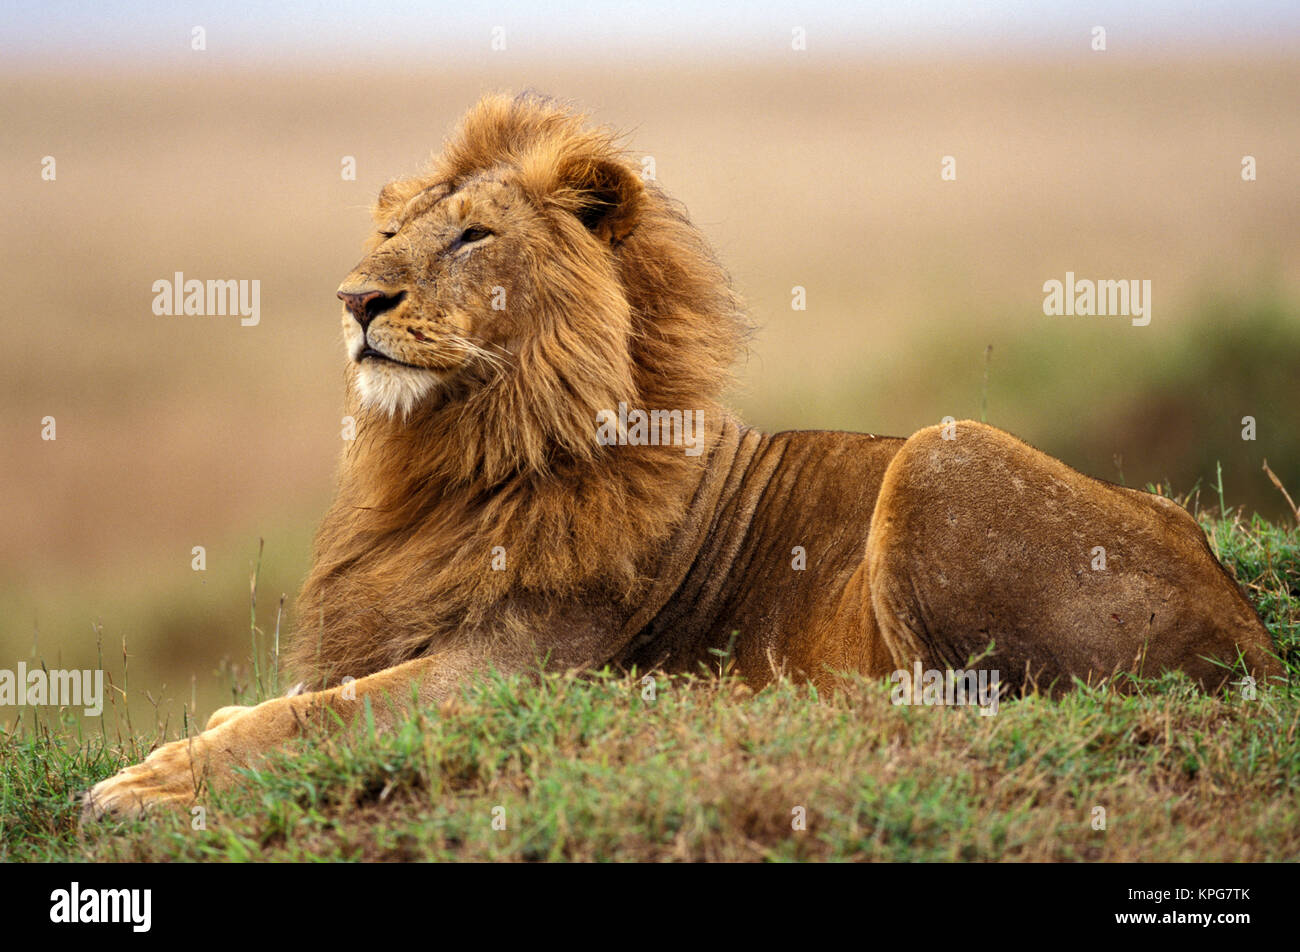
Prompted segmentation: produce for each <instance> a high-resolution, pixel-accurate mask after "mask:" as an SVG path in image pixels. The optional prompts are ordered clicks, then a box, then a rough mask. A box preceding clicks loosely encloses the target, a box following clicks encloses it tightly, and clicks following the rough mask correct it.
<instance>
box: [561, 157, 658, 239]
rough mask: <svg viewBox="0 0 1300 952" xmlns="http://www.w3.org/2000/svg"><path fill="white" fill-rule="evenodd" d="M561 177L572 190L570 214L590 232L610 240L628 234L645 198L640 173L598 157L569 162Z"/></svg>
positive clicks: (621, 237)
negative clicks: (573, 200)
mask: <svg viewBox="0 0 1300 952" xmlns="http://www.w3.org/2000/svg"><path fill="white" fill-rule="evenodd" d="M560 177H561V180H562V181H563V183H564V184H565V185H566V186H567V187H568V188H569V189H571V190H572V193H573V196H574V199H575V206H574V208H573V213H574V214H575V215H577V216H578V220H579V221H581V222H582V223H583V224H584V225H586V226H587V228H588V229H590V230H591V233H592V234H593V235H595V236H596V237H597V238H599V239H600V240H601V241H608V242H611V243H617V242H619V241H622V240H623V239H624V238H625V237H627V234H628V232H630V231H631V230H632V228H633V226H634V225H635V224H636V221H637V217H638V216H639V215H640V212H641V202H642V201H643V200H644V194H645V187H644V186H643V185H642V184H641V179H640V177H639V176H637V175H636V174H635V173H634V172H632V171H631V170H630V169H628V168H627V167H626V166H624V165H621V164H620V163H618V162H613V161H608V160H603V159H597V160H594V161H592V160H580V161H574V162H571V163H569V164H568V165H567V166H566V167H565V168H564V169H563V170H562V171H561V175H560Z"/></svg>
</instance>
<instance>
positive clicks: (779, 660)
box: [623, 430, 904, 685]
mask: <svg viewBox="0 0 1300 952" xmlns="http://www.w3.org/2000/svg"><path fill="white" fill-rule="evenodd" d="M903 444H904V440H902V439H898V438H892V437H876V436H870V435H867V434H862V433H840V432H822V431H794V432H786V433H776V434H760V433H758V432H757V431H754V430H748V431H746V432H745V434H744V437H743V439H742V440H741V441H740V446H739V449H738V451H737V452H736V454H735V458H734V460H732V461H731V463H730V471H729V472H728V473H727V477H726V487H725V489H724V491H723V493H722V495H721V498H720V499H719V502H718V505H717V509H716V511H715V513H714V515H713V518H712V525H711V528H710V531H709V532H708V534H707V535H706V537H705V539H704V541H703V544H702V546H701V547H700V549H699V551H698V552H697V553H696V554H695V555H694V557H693V559H692V560H691V568H690V570H689V571H688V572H687V574H686V576H685V578H684V580H683V581H682V583H681V584H680V585H679V586H678V588H677V590H676V592H675V593H674V595H673V596H672V597H671V599H670V600H669V601H668V603H667V604H666V605H665V606H664V608H663V609H662V610H661V611H660V612H659V613H658V615H657V616H656V617H655V618H654V619H653V620H652V621H651V622H650V623H649V624H648V625H647V626H646V629H645V630H644V631H643V632H642V633H641V635H640V637H638V638H637V639H636V641H635V644H636V645H637V647H636V649H635V650H634V651H633V652H632V653H630V654H629V655H628V656H627V657H625V658H624V659H623V660H624V661H625V662H626V663H631V664H635V665H637V666H638V667H639V668H641V669H645V668H649V667H655V666H662V667H664V668H666V669H668V670H678V671H698V670H699V666H700V664H704V665H706V666H707V667H709V668H710V669H712V670H714V671H716V670H718V667H719V665H720V663H721V662H720V658H719V656H718V655H717V653H716V652H718V651H727V650H729V651H730V657H731V658H732V659H733V662H734V664H735V667H736V670H737V671H738V672H739V673H740V674H742V675H743V676H744V677H745V678H746V679H747V680H748V681H749V682H750V683H752V684H755V685H761V684H763V683H766V682H767V681H768V680H770V679H771V678H772V677H773V675H774V673H775V672H776V671H778V670H781V669H782V668H784V669H785V670H786V671H787V672H789V673H791V674H796V675H801V676H805V677H814V678H816V677H819V676H820V675H821V674H822V673H823V672H824V669H825V668H826V667H828V666H829V667H833V668H836V669H841V670H842V669H845V668H855V669H858V668H864V667H867V665H864V657H865V655H866V654H867V653H869V652H870V650H871V648H872V646H873V645H875V646H878V645H879V638H878V637H876V636H875V635H874V632H873V631H872V630H871V628H870V624H869V619H862V620H860V621H861V623H853V622H850V623H848V624H845V623H843V619H840V621H839V622H838V623H833V622H834V621H835V620H836V619H837V618H838V617H839V614H840V604H839V603H840V600H841V595H842V593H844V592H845V591H846V588H847V587H848V585H849V582H850V580H851V579H852V578H853V575H854V572H855V571H856V570H857V569H858V568H859V566H861V564H862V562H863V558H864V556H865V553H866V550H867V537H868V534H869V532H870V529H871V514H872V511H873V509H874V508H875V505H876V497H877V495H878V493H879V491H880V484H881V480H882V479H883V477H884V474H885V470H886V469H887V467H888V466H889V462H890V460H891V459H892V457H893V456H894V454H895V453H897V452H898V450H899V448H900V447H902V446H903ZM866 660H868V661H869V658H867V659H866Z"/></svg>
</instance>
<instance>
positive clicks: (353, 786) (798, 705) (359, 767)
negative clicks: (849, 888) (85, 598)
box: [0, 515, 1300, 862]
mask: <svg viewBox="0 0 1300 952" xmlns="http://www.w3.org/2000/svg"><path fill="white" fill-rule="evenodd" d="M1202 520H1203V524H1204V525H1205V526H1206V529H1207V532H1208V533H1209V536H1210V538H1211V542H1212V545H1213V546H1214V547H1215V548H1216V549H1217V551H1218V552H1219V553H1220V554H1221V556H1222V558H1223V559H1224V561H1225V562H1226V563H1227V564H1228V565H1229V566H1230V567H1231V568H1232V569H1233V571H1234V572H1236V574H1237V575H1238V578H1239V579H1240V580H1241V582H1242V583H1243V585H1244V586H1245V588H1246V590H1247V592H1248V593H1249V594H1250V595H1251V597H1252V599H1254V601H1255V603H1256V604H1257V606H1258V607H1259V610H1260V612H1261V614H1262V616H1263V617H1264V619H1265V622H1266V624H1267V625H1268V626H1269V628H1270V630H1271V631H1272V633H1273V635H1274V638H1275V640H1276V641H1277V644H1278V647H1279V651H1280V653H1281V655H1282V657H1283V658H1284V659H1285V660H1286V662H1287V664H1288V667H1289V669H1290V670H1291V672H1292V678H1291V681H1290V683H1289V684H1287V685H1283V686H1278V687H1274V688H1270V689H1268V690H1261V691H1260V692H1259V693H1258V695H1257V697H1256V698H1254V699H1253V700H1252V699H1247V698H1246V697H1245V696H1243V694H1242V692H1240V691H1238V690H1232V691H1229V692H1228V693H1227V694H1225V695H1223V696H1207V695H1204V694H1202V693H1200V692H1199V691H1197V690H1196V689H1195V688H1194V687H1193V686H1192V685H1191V684H1190V683H1189V682H1188V681H1187V680H1186V679H1185V678H1183V677H1182V676H1177V675H1175V676H1166V677H1163V678H1160V679H1157V680H1150V681H1141V682H1137V683H1136V684H1135V685H1131V686H1130V689H1129V690H1127V691H1123V692H1121V691H1118V690H1116V689H1114V688H1113V687H1103V688H1092V689H1087V688H1081V689H1079V690H1076V691H1075V692H1072V693H1071V694H1069V695H1067V696H1065V697H1063V698H1062V699H1060V700H1055V701H1054V700H1050V699H1048V698H1045V697H1039V696H1032V697H1028V698H1025V699H1023V700H1019V701H1012V702H1004V703H1003V704H1002V706H1001V708H1000V710H999V712H998V713H997V714H996V715H995V716H991V717H984V716H980V715H979V714H978V713H977V712H976V711H975V710H974V709H970V708H966V709H962V708H926V707H896V706H894V705H892V704H891V703H890V697H889V690H888V686H887V685H885V684H881V683H872V682H867V681H863V680H861V679H855V680H852V681H850V682H849V683H848V684H847V685H846V687H845V688H844V689H843V690H842V691H840V692H837V693H836V694H835V695H834V696H832V697H817V696H816V695H815V693H814V692H813V691H812V690H811V689H810V688H808V687H806V686H800V685H796V684H791V683H780V684H777V685H775V686H773V687H770V688H768V689H766V690H764V691H761V692H759V693H758V694H757V695H753V694H751V693H750V692H749V691H748V690H747V689H746V688H745V686H744V685H743V684H741V683H739V682H737V681H735V680H734V679H731V678H724V679H721V680H719V679H717V678H673V679H666V678H663V677H660V678H659V679H658V682H657V690H656V696H655V698H654V699H653V700H652V701H647V700H645V699H643V697H642V687H641V683H640V682H639V680H638V679H636V678H633V677H627V676H622V675H614V674H610V673H601V674H597V675H594V676H591V677H586V678H578V677H565V676H558V675H553V676H545V677H542V678H540V679H527V678H503V677H500V676H492V677H489V678H487V679H485V680H484V681H483V682H481V683H479V684H476V685H473V686H469V687H467V688H466V689H465V690H464V692H463V693H462V695H461V696H459V697H458V698H456V699H454V700H453V701H451V702H449V703H448V704H446V705H443V707H442V708H441V709H430V710H421V711H418V712H415V713H414V714H413V715H412V716H411V717H410V718H409V719H408V720H406V721H405V722H403V723H402V724H401V725H400V726H399V727H398V728H397V729H396V730H394V731H392V732H389V733H386V734H383V735H380V736H378V737H373V736H367V734H366V731H365V728H364V727H361V728H358V733H356V734H353V735H336V736H330V737H316V738H313V739H310V740H307V741H300V742H298V743H297V744H296V745H295V746H294V747H293V748H290V749H289V750H287V751H285V752H284V753H281V754H277V755H275V756H273V757H272V758H271V759H269V760H268V761H267V762H266V763H265V764H264V765H263V766H262V767H261V768H260V769H258V770H256V771H251V772H249V773H247V775H246V777H245V783H243V784H241V785H239V786H238V788H236V789H231V790H228V791H224V792H222V791H216V792H214V793H212V794H211V795H210V796H205V797H204V798H203V801H202V805H203V806H204V808H205V810H206V829H202V830H196V829H194V828H193V824H192V822H191V817H189V816H180V815H171V814H162V815H158V816H155V817H153V818H151V819H150V820H148V821H128V822H118V823H103V824H97V825H94V826H93V827H91V828H88V829H87V830H85V831H81V832H79V831H78V828H77V817H78V808H79V804H78V797H77V795H78V793H79V792H80V791H82V790H84V789H86V788H87V787H88V786H90V785H91V784H92V783H93V782H94V781H96V780H98V779H100V778H102V777H105V776H108V775H109V774H111V773H113V772H115V771H116V770H118V769H120V768H121V767H122V766H124V765H125V764H127V763H129V762H134V761H136V760H138V759H139V758H140V756H142V755H143V754H144V753H145V752H146V751H147V750H148V748H149V747H150V746H151V745H152V744H153V743H154V742H156V741H157V740H159V738H160V734H161V733H162V732H163V731H162V728H161V727H159V726H155V727H154V728H152V729H151V731H148V732H145V733H144V734H135V735H132V734H130V733H119V731H120V729H121V724H120V723H117V724H113V725H112V726H111V727H110V726H108V725H109V723H110V720H111V719H110V718H107V717H106V718H105V719H104V722H103V723H99V722H93V723H94V726H93V729H92V727H91V725H90V724H83V723H81V722H79V721H77V720H75V719H72V718H71V717H65V718H58V717H56V718H51V719H46V720H38V719H33V718H29V719H26V720H24V721H23V722H22V723H21V725H20V726H19V727H18V728H17V729H15V730H13V731H11V732H10V733H8V734H7V735H5V736H3V737H0V859H4V860H8V861H41V860H93V861H149V862H154V861H168V860H179V861H204V860H222V861H241V860H358V859H366V860H511V861H536V860H654V861H658V860H773V861H783V860H806V859H831V860H892V861H912V860H1106V861H1110V860H1149V861H1168V860H1173V861H1182V860H1200V861H1210V860H1290V859H1296V858H1300V798H1297V796H1296V790H1298V789H1300V744H1297V740H1298V738H1297V731H1298V730H1300V688H1297V682H1298V680H1300V679H1297V678H1296V677H1295V673H1296V671H1297V668H1298V667H1300V532H1297V531H1296V530H1294V529H1289V528H1279V527H1276V526H1273V525H1270V524H1268V523H1266V522H1264V521H1263V520H1260V519H1258V518H1254V519H1251V520H1249V521H1246V520H1243V519H1242V518H1241V517H1240V516H1232V517H1230V518H1227V519H1218V520H1216V519H1211V518H1209V517H1208V516H1206V515H1203V516H1202ZM83 732H84V733H83ZM1098 807H1100V808H1103V809H1104V810H1105V819H1106V826H1105V829H1094V817H1095V815H1096V814H1095V810H1096V808H1098ZM796 808H802V810H803V813H804V815H805V816H806V829H795V828H793V825H792V821H793V819H794V817H795V811H796ZM494 811H496V815H497V816H498V817H500V816H503V817H504V820H505V828H504V829H498V828H496V827H494V824H493V820H494ZM502 811H503V812H502ZM498 825H499V824H498Z"/></svg>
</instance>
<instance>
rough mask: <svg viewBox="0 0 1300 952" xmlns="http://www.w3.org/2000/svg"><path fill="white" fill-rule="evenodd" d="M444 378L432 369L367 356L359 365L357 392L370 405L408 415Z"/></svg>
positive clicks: (392, 414)
mask: <svg viewBox="0 0 1300 952" xmlns="http://www.w3.org/2000/svg"><path fill="white" fill-rule="evenodd" d="M440 379H441V378H440V377H439V376H438V374H437V373H435V372H434V371H432V370H416V369H414V368H412V367H399V366H396V365H395V364H382V363H379V362H377V361H374V360H367V361H365V362H364V363H363V364H362V365H361V366H360V367H358V368H357V392H358V394H359V395H360V397H361V405H362V406H364V407H366V408H367V409H371V410H378V411H380V412H381V413H384V414H386V415H388V416H390V417H394V416H397V415H399V414H400V415H401V416H406V415H407V414H409V413H410V412H411V411H412V410H413V409H415V407H416V405H417V404H419V402H420V401H421V400H423V399H424V398H425V397H427V396H428V395H429V393H430V391H432V390H433V389H434V388H435V387H436V386H438V383H439V381H440Z"/></svg>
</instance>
